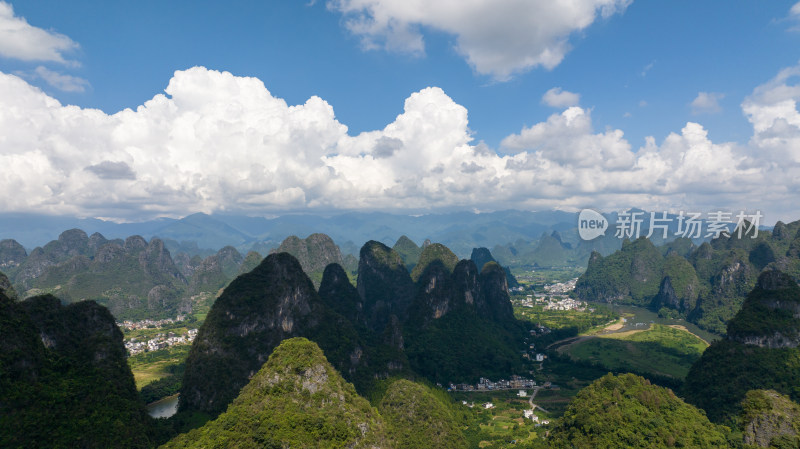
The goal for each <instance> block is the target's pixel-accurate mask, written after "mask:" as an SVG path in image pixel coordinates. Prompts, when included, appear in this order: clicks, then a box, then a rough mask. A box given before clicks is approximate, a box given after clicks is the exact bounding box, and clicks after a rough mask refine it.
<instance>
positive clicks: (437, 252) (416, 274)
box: [411, 243, 458, 282]
mask: <svg viewBox="0 0 800 449" xmlns="http://www.w3.org/2000/svg"><path fill="white" fill-rule="evenodd" d="M435 261H438V262H441V263H442V265H444V267H445V268H446V269H447V271H449V272H450V273H452V272H453V269H454V268H455V267H456V264H457V263H458V256H456V255H455V254H454V253H453V252H452V251H450V248H448V247H446V246H444V245H442V244H441V243H432V244H430V245H428V246H426V247H424V248H422V253H421V254H420V256H419V261H418V262H417V264H416V265H415V266H414V269H413V270H411V279H412V280H413V281H414V282H417V281H419V278H420V276H422V273H423V272H424V271H425V269H426V268H428V265H430V264H431V263H433V262H435Z"/></svg>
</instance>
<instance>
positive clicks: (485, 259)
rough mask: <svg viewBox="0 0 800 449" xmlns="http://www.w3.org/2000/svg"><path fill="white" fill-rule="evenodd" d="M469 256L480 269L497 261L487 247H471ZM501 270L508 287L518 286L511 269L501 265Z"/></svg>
mask: <svg viewBox="0 0 800 449" xmlns="http://www.w3.org/2000/svg"><path fill="white" fill-rule="evenodd" d="M553 233H554V234H555V235H558V233H557V232H555V231H553ZM560 241H561V240H560V238H559V242H560ZM469 258H470V260H472V261H473V262H475V266H476V267H478V270H480V269H482V268H483V266H484V265H486V264H487V263H489V262H495V263H499V262H497V261H496V260H495V258H494V257H493V256H492V253H491V252H490V251H489V249H488V248H472V255H470V257H469ZM503 271H504V272H505V273H506V282H508V288H514V287H519V282H517V278H515V277H514V275H513V274H511V270H510V269H509V268H508V267H503Z"/></svg>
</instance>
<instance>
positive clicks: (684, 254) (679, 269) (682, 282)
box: [575, 222, 800, 334]
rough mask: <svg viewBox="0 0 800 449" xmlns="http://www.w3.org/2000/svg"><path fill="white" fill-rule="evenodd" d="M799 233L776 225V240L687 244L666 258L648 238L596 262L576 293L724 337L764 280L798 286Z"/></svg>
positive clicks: (772, 235)
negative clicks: (772, 273) (771, 276)
mask: <svg viewBox="0 0 800 449" xmlns="http://www.w3.org/2000/svg"><path fill="white" fill-rule="evenodd" d="M798 230H800V222H794V223H790V224H788V225H786V224H783V223H781V222H778V223H777V224H776V225H775V228H774V229H773V232H768V231H760V232H759V233H758V235H757V236H755V234H754V233H752V232H751V233H750V234H748V235H742V236H741V237H740V236H739V235H738V233H737V232H732V233H731V235H730V236H729V237H725V236H724V235H723V236H720V237H719V238H717V239H714V240H712V241H711V242H710V243H709V242H706V243H703V244H702V245H700V246H699V247H696V248H693V247H692V245H691V242H688V241H685V239H683V240H681V239H679V240H677V241H675V242H671V243H669V244H667V245H665V246H664V247H663V248H662V250H659V249H658V248H656V247H655V246H653V244H652V243H651V242H650V241H649V240H647V239H644V238H643V237H641V238H639V239H638V240H636V241H634V242H623V245H622V248H621V249H620V250H619V251H617V252H615V253H613V254H610V255H608V256H606V257H603V256H601V255H600V253H593V254H592V256H591V257H590V258H589V263H588V267H587V269H586V272H585V273H584V274H583V275H582V276H581V277H580V279H579V280H578V283H577V285H576V288H575V292H576V293H577V294H578V296H579V297H580V298H581V299H584V300H589V301H607V302H615V303H622V304H634V305H640V306H649V307H651V308H653V310H656V311H658V310H662V313H666V314H669V315H678V316H682V317H685V318H686V319H688V320H689V321H691V322H693V323H696V324H697V325H699V326H700V327H702V328H704V329H707V330H709V331H712V332H716V333H719V334H723V333H725V329H726V326H727V323H728V321H729V320H730V319H731V318H733V316H734V315H735V314H736V312H737V311H738V310H739V309H740V308H741V306H742V303H743V302H744V298H745V297H746V296H747V294H748V293H749V292H750V290H752V288H753V286H754V285H755V283H756V279H757V277H758V274H759V272H761V271H762V270H764V269H780V270H783V271H785V272H786V273H788V274H789V275H790V276H792V277H793V278H794V279H795V280H798V279H800V270H798V268H800V250H797V248H800V234H798ZM753 237H755V238H753ZM662 254H664V255H662Z"/></svg>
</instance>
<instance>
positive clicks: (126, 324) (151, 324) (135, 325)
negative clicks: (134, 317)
mask: <svg viewBox="0 0 800 449" xmlns="http://www.w3.org/2000/svg"><path fill="white" fill-rule="evenodd" d="M185 319H186V316H185V315H178V317H177V318H175V319H172V318H165V319H163V320H142V321H123V322H122V323H117V326H118V327H119V328H120V329H125V330H129V331H132V330H136V329H153V328H159V327H164V326H168V325H170V324H175V323H180V322H181V321H183V320H185Z"/></svg>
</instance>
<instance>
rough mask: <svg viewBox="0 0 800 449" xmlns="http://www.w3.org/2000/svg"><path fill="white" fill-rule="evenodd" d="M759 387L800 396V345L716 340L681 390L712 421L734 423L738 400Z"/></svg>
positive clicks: (698, 362)
mask: <svg viewBox="0 0 800 449" xmlns="http://www.w3.org/2000/svg"><path fill="white" fill-rule="evenodd" d="M756 389H770V390H776V391H779V392H781V393H783V394H787V395H789V396H790V397H791V398H792V399H793V400H795V401H797V400H800V349H796V348H795V349H792V348H783V349H770V348H760V347H758V346H751V345H745V344H743V343H739V342H735V341H728V340H723V341H718V342H715V343H713V344H712V345H711V346H710V347H709V348H708V349H706V351H705V352H704V353H703V356H702V357H701V358H700V360H698V361H697V362H696V363H695V364H694V365H693V366H692V368H691V370H690V371H689V374H688V376H687V377H686V383H685V385H684V388H683V391H682V393H683V395H684V396H685V397H686V400H687V402H690V403H692V404H694V405H696V406H698V407H700V408H702V409H703V410H705V411H706V413H707V414H708V417H709V418H710V419H711V420H712V421H714V422H727V423H732V422H733V421H734V420H735V417H736V416H737V415H738V412H739V411H738V404H739V402H741V401H742V399H744V397H745V394H746V393H747V392H748V391H750V390H756Z"/></svg>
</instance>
